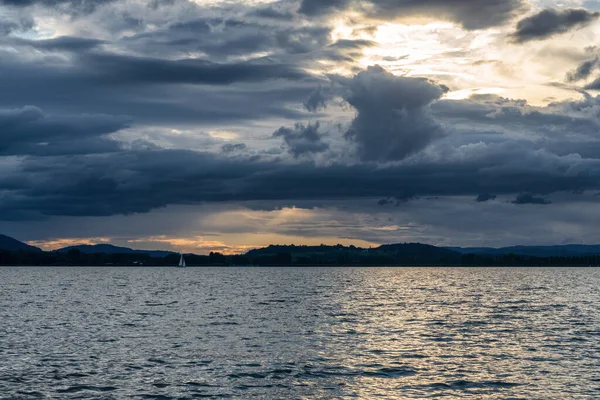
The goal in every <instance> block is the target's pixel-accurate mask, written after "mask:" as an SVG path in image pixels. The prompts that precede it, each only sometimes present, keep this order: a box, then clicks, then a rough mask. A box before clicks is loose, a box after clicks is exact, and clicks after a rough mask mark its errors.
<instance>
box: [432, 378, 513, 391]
mask: <svg viewBox="0 0 600 400" xmlns="http://www.w3.org/2000/svg"><path fill="white" fill-rule="evenodd" d="M427 386H429V387H430V388H434V389H448V390H464V389H509V388H512V387H515V386H519V384H518V383H513V382H506V381H481V382H474V381H467V380H457V381H450V382H439V383H433V384H431V385H427Z"/></svg>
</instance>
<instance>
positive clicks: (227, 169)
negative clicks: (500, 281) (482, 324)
mask: <svg viewBox="0 0 600 400" xmlns="http://www.w3.org/2000/svg"><path fill="white" fill-rule="evenodd" d="M598 171H600V162H599V161H598V160H584V159H581V158H574V157H563V158H561V157H556V156H553V155H550V154H544V153H541V154H532V152H531V151H529V149H519V148H515V147H514V146H489V147H488V148H485V149H480V151H479V154H478V156H477V157H474V156H472V155H471V156H470V155H468V154H464V155H462V158H458V157H456V158H453V159H447V160H430V161H426V160H425V161H422V162H421V163H418V164H415V163H407V164H399V165H394V166H389V167H385V168H382V167H380V166H375V165H369V164H357V165H353V166H349V165H343V164H337V163H336V164H332V165H329V166H322V167H319V166H316V165H315V164H314V163H300V164H289V163H281V162H279V161H276V160H269V159H267V158H256V157H253V158H238V157H235V158H230V157H221V156H219V155H218V154H211V153H202V152H193V151H186V150H147V151H120V152H115V153H108V154H103V155H101V156H100V155H98V156H94V155H86V156H71V157H43V158H29V159H26V160H24V161H23V162H22V163H21V164H20V165H19V167H18V168H17V170H16V171H15V172H13V173H11V174H9V175H7V174H4V175H3V176H2V177H0V188H1V189H2V190H3V193H4V195H3V201H2V203H0V218H9V217H10V218H14V216H13V215H17V214H18V215H21V216H23V218H25V216H28V217H30V218H32V217H34V216H35V215H38V216H39V215H40V214H41V215H115V214H127V213H138V212H147V211H149V210H151V209H154V208H158V207H164V206H167V205H170V204H192V203H201V202H223V201H237V202H243V201H250V200H262V201H280V200H287V201H289V202H290V204H293V203H294V202H295V201H301V200H311V199H312V200H320V199H351V198H354V199H359V198H392V197H393V198H397V199H403V198H409V197H413V196H415V195H420V196H448V195H473V194H476V193H486V192H490V191H492V190H493V191H494V192H495V193H503V194H509V193H519V192H526V191H528V190H529V191H531V192H534V193H550V192H554V191H562V190H564V191H573V190H580V189H588V188H589V189H592V188H596V189H598V188H600V184H599V183H598V182H599V181H598V178H597V176H598ZM166 188H168V190H165V189H166ZM526 199H527V198H525V197H522V201H525V200H526Z"/></svg>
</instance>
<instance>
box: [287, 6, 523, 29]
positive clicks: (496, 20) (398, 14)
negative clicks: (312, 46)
mask: <svg viewBox="0 0 600 400" xmlns="http://www.w3.org/2000/svg"><path fill="white" fill-rule="evenodd" d="M527 8H528V5H527V2H526V1H524V0H486V1H481V0H421V1H418V2H417V1H414V0H364V1H358V0H325V1H323V0H303V1H302V3H301V5H300V9H299V12H300V13H303V14H306V15H309V16H322V15H324V14H328V13H333V12H336V11H340V10H346V9H352V10H355V11H359V12H362V13H363V14H364V15H365V16H367V17H369V18H376V19H382V20H390V19H398V18H411V17H425V18H435V19H441V20H447V21H452V22H455V23H457V24H460V25H462V26H463V27H464V28H465V29H471V30H472V29H484V28H489V27H492V26H498V25H501V24H503V23H505V22H507V21H509V20H510V19H512V18H513V17H515V16H517V15H519V14H520V13H522V12H524V11H526V10H527Z"/></svg>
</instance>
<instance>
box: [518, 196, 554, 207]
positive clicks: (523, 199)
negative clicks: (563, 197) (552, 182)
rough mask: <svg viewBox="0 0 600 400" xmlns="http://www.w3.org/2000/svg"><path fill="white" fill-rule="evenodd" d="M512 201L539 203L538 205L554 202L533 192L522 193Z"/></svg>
mask: <svg viewBox="0 0 600 400" xmlns="http://www.w3.org/2000/svg"><path fill="white" fill-rule="evenodd" d="M512 203H513V204H538V205H548V204H552V202H551V201H550V200H547V199H545V198H543V197H536V196H534V195H533V194H531V193H520V194H519V195H518V196H517V198H516V199H515V200H514V201H513V202H512Z"/></svg>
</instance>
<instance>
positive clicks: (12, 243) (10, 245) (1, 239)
mask: <svg viewBox="0 0 600 400" xmlns="http://www.w3.org/2000/svg"><path fill="white" fill-rule="evenodd" d="M0 250H8V251H30V252H35V253H39V252H41V251H42V249H40V248H38V247H35V246H30V245H28V244H27V243H23V242H20V241H18V240H17V239H13V238H11V237H10V236H6V235H1V234H0Z"/></svg>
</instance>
